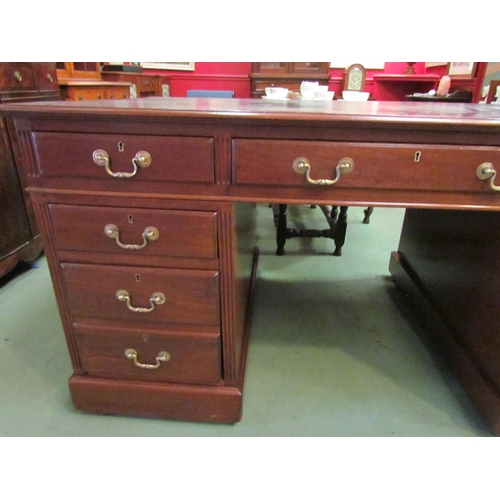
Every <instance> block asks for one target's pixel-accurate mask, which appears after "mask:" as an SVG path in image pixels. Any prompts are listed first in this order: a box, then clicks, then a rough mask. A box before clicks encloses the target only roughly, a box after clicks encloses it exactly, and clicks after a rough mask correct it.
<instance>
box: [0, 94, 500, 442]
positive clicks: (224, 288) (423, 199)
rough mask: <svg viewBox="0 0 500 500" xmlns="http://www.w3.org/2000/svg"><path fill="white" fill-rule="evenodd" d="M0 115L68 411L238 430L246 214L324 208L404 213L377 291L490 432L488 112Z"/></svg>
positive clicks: (497, 368)
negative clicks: (430, 346)
mask: <svg viewBox="0 0 500 500" xmlns="http://www.w3.org/2000/svg"><path fill="white" fill-rule="evenodd" d="M0 112H1V113H3V114H4V115H5V117H6V120H7V123H8V126H9V131H10V133H11V134H13V135H15V136H16V137H17V141H16V147H15V148H14V152H15V156H16V159H17V162H18V163H19V164H20V165H22V169H23V171H24V175H25V176H26V178H27V179H28V181H29V186H30V188H29V190H30V193H31V195H32V197H33V200H34V205H35V209H36V214H37V218H38V221H39V223H40V226H41V230H42V232H43V235H44V238H45V241H46V253H47V258H48V262H49V266H50V271H51V275H52V279H53V283H54V287H55V292H56V296H57V300H58V304H59V308H60V313H61V318H62V321H63V325H64V330H65V333H66V338H67V343H68V347H69V352H70V355H71V360H72V363H73V369H74V371H73V374H72V376H71V378H70V381H69V387H70V392H71V395H72V398H73V402H74V404H75V406H76V407H77V408H78V409H80V410H85V411H90V412H96V413H100V414H103V413H111V414H125V415H136V416H147V417H161V418H171V419H187V420H197V421H207V422H211V421H214V422H236V421H238V420H239V419H240V418H241V411H242V391H243V383H244V375H245V362H246V352H247V346H248V341H249V329H250V318H251V315H250V312H251V303H252V300H251V298H252V290H253V286H254V284H255V269H256V262H257V255H258V252H257V250H256V249H255V246H254V245H255V240H254V234H255V232H254V229H255V227H254V218H253V213H254V207H255V203H261V202H262V203H267V202H269V201H270V200H272V201H275V202H283V203H301V204H302V203H326V202H328V203H334V204H335V205H341V206H342V205H347V206H352V205H359V206H385V207H406V208H407V210H406V217H405V222H404V226H403V231H402V235H401V242H400V245H399V248H398V249H397V250H395V251H394V253H393V255H392V258H391V264H390V270H391V272H392V274H393V277H394V281H395V283H396V284H397V285H398V287H400V288H401V289H402V293H401V297H405V296H407V295H408V294H414V298H413V299H412V303H413V304H417V303H420V305H421V307H422V308H425V310H426V311H427V312H426V313H425V315H424V316H425V317H427V318H428V319H429V325H428V326H429V329H430V331H431V332H432V333H433V334H434V335H435V338H436V342H437V344H438V345H439V346H440V347H441V348H442V350H443V355H444V356H445V357H446V359H447V360H448V361H449V363H450V366H451V367H452V368H453V370H454V371H455V373H456V374H457V377H458V379H459V380H460V381H461V382H462V384H463V386H464V388H465V390H466V391H467V393H468V394H469V397H470V399H471V401H472V402H473V403H474V404H475V406H476V407H477V409H478V410H479V412H480V413H481V414H482V416H483V418H484V420H485V422H486V423H487V424H488V425H489V427H490V428H491V430H492V432H494V433H497V434H499V433H500V363H499V359H500V335H499V325H500V310H499V308H498V302H499V300H500V257H499V256H500V251H499V250H500V192H499V190H498V188H497V184H498V182H499V181H496V180H495V179H494V178H493V177H492V176H489V177H488V174H489V173H491V170H492V169H495V168H498V165H499V164H500V134H499V132H500V113H499V111H498V109H497V107H496V106H485V105H473V104H449V103H445V104H439V103H435V104H434V103H432V104H429V103H417V102H365V103H356V102H344V101H334V102H306V101H286V102H279V103H272V102H266V101H264V100H256V99H211V100H210V99H174V98H171V99H158V98H147V99H138V100H136V99H133V100H129V101H121V102H113V101H103V102H95V101H93V102H92V101H87V102H81V103H65V102H60V103H40V104H33V105H26V104H12V105H4V106H1V107H0ZM304 158H306V159H307V160H304ZM297 159H302V160H301V161H297ZM346 164H350V165H351V168H349V169H345V168H344V167H343V165H346ZM304 165H305V167H304ZM431 313H432V314H431Z"/></svg>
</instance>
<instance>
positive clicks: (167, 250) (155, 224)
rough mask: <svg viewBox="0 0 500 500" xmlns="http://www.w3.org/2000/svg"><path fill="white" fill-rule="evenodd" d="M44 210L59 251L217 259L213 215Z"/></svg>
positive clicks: (61, 207)
mask: <svg viewBox="0 0 500 500" xmlns="http://www.w3.org/2000/svg"><path fill="white" fill-rule="evenodd" d="M49 211H50V216H51V219H52V226H53V228H54V233H55V236H56V245H57V248H58V249H59V250H75V251H82V252H101V253H117V254H123V255H151V256H153V255H157V256H169V257H188V258H189V257H191V258H200V259H216V258H217V214H216V213H215V212H197V211H189V210H159V209H154V210H150V209H141V208H114V207H88V206H78V205H54V204H53V205H49ZM111 226H114V228H111ZM147 228H152V229H150V232H149V235H148V234H147V231H146V229H147ZM153 229H154V230H155V231H154V232H153V233H154V234H153V233H151V230H153ZM155 238H156V239H155ZM120 244H121V245H123V246H126V245H128V246H129V247H130V245H135V246H136V247H143V248H123V247H122V246H120Z"/></svg>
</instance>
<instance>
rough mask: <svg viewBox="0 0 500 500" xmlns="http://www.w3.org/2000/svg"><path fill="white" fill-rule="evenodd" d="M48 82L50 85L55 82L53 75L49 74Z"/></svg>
mask: <svg viewBox="0 0 500 500" xmlns="http://www.w3.org/2000/svg"><path fill="white" fill-rule="evenodd" d="M47 81H49V82H50V83H52V82H53V81H54V78H53V77H52V75H51V74H50V73H47Z"/></svg>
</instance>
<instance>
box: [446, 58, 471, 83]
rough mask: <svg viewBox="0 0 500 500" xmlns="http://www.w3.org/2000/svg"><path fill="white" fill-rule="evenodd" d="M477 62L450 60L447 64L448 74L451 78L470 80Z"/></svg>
mask: <svg viewBox="0 0 500 500" xmlns="http://www.w3.org/2000/svg"><path fill="white" fill-rule="evenodd" d="M476 67H477V62H451V63H450V64H449V65H448V75H450V77H451V78H457V79H458V78H460V79H462V80H472V79H473V78H474V76H475V74H476Z"/></svg>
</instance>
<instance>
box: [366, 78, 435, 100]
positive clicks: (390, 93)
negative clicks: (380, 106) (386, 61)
mask: <svg viewBox="0 0 500 500" xmlns="http://www.w3.org/2000/svg"><path fill="white" fill-rule="evenodd" d="M440 79H441V77H440V76H439V75H434V74H425V75H384V74H380V75H374V76H373V80H374V82H375V91H376V94H377V98H378V100H380V101H404V100H406V96H407V95H410V94H414V93H415V92H421V93H426V92H429V90H432V89H434V88H436V87H437V85H438V83H439V80H440Z"/></svg>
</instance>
